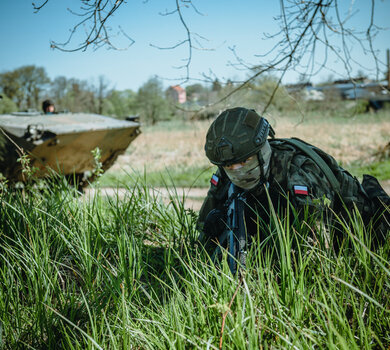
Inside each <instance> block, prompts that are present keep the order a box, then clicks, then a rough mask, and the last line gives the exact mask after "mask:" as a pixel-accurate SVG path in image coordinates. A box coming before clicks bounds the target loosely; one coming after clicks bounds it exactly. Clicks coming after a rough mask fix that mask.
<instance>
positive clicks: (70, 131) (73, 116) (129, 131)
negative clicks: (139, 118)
mask: <svg viewBox="0 0 390 350" xmlns="http://www.w3.org/2000/svg"><path fill="white" fill-rule="evenodd" d="M139 134H140V124H139V123H138V122H134V121H128V120H118V119H114V118H110V117H106V116H102V115H97V114H86V113H57V114H42V113H39V112H17V113H12V114H2V115H0V173H2V174H3V176H4V177H6V178H7V179H8V180H9V181H10V182H18V181H23V180H24V174H23V172H22V166H21V163H20V162H19V161H18V158H20V155H21V154H22V153H25V154H28V155H29V157H30V159H31V162H30V166H31V167H35V168H36V176H37V177H38V178H40V177H44V176H46V175H47V174H48V173H49V172H50V171H51V170H50V169H52V170H54V171H56V172H58V173H61V174H64V175H67V176H68V177H69V178H73V179H76V180H77V182H78V183H79V185H80V184H81V187H84V186H85V185H86V184H87V182H86V181H85V179H86V177H87V176H88V174H90V173H91V171H92V170H93V169H94V167H95V160H94V158H93V155H92V153H91V151H92V150H94V149H95V148H96V147H99V149H100V151H101V159H100V161H101V163H102V168H103V170H107V169H108V168H109V167H110V166H111V165H112V164H113V163H114V162H115V160H116V159H117V158H118V156H119V155H120V154H122V153H123V152H125V150H126V148H127V147H128V146H129V144H130V143H131V142H132V141H133V140H134V139H135V138H136V137H137V136H138V135H139ZM83 181H84V182H83Z"/></svg>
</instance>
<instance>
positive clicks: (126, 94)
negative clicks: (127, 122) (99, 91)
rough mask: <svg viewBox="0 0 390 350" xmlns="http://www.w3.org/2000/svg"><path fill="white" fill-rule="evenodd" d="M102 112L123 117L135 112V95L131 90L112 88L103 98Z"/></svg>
mask: <svg viewBox="0 0 390 350" xmlns="http://www.w3.org/2000/svg"><path fill="white" fill-rule="evenodd" d="M105 101H106V105H105V109H104V111H103V114H108V115H112V116H115V117H117V118H124V117H126V116H128V115H131V114H135V113H136V112H137V106H136V104H137V95H136V93H135V92H134V91H132V90H125V91H117V90H112V91H110V93H109V94H108V96H107V98H106V99H105Z"/></svg>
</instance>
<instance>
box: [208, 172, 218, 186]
mask: <svg viewBox="0 0 390 350" xmlns="http://www.w3.org/2000/svg"><path fill="white" fill-rule="evenodd" d="M210 182H211V184H212V185H214V186H218V182H219V177H218V176H217V175H216V174H213V176H212V177H211V180H210Z"/></svg>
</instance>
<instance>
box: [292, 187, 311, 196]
mask: <svg viewBox="0 0 390 350" xmlns="http://www.w3.org/2000/svg"><path fill="white" fill-rule="evenodd" d="M294 193H295V194H301V195H304V196H308V195H309V190H308V188H307V187H306V186H298V185H295V186H294Z"/></svg>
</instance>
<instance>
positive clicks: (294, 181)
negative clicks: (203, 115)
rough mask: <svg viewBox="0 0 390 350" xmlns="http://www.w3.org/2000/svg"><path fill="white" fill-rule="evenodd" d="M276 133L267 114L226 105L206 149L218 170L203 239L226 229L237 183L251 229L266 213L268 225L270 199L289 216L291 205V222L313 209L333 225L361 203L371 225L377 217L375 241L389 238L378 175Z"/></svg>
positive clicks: (387, 201) (203, 214)
mask: <svg viewBox="0 0 390 350" xmlns="http://www.w3.org/2000/svg"><path fill="white" fill-rule="evenodd" d="M274 136H275V133H274V131H273V129H272V127H271V126H270V125H269V123H268V122H267V120H266V119H264V118H262V117H260V116H259V115H258V114H257V113H256V112H255V111H254V110H250V109H246V108H242V107H238V108H233V109H228V110H226V111H224V112H223V113H221V114H220V115H219V116H218V117H217V118H216V120H215V121H214V122H213V123H212V124H211V126H210V128H209V130H208V133H207V136H206V144H205V151H206V156H207V157H208V159H209V160H210V162H211V163H213V164H215V165H217V166H218V171H217V172H216V174H214V175H213V176H212V178H211V186H210V189H209V191H208V194H207V197H206V199H205V201H204V203H203V205H202V208H201V210H200V213H199V219H198V229H199V230H200V232H201V234H200V241H201V242H203V243H207V242H208V243H210V242H211V241H213V240H215V238H216V237H218V236H219V234H221V232H222V231H223V230H224V228H226V202H227V200H228V191H229V188H230V187H231V184H234V185H235V186H237V187H238V188H239V189H241V190H242V191H245V192H246V193H247V198H248V205H247V210H246V214H245V216H246V227H247V231H248V232H249V233H252V234H254V233H256V232H258V231H262V230H259V226H258V225H259V218H261V220H260V221H261V222H263V229H265V230H266V228H267V227H268V226H269V222H270V205H272V206H273V207H274V209H275V210H276V212H277V213H278V215H282V216H283V215H286V213H287V209H288V210H289V211H290V215H291V216H290V220H291V221H293V219H294V218H296V217H299V218H302V217H303V216H304V214H305V213H306V215H307V213H310V214H312V215H317V217H318V218H319V217H321V219H322V220H324V221H326V222H327V223H329V222H330V221H329V220H331V218H332V217H333V216H334V215H337V216H339V217H343V218H348V217H349V215H350V213H352V210H353V209H354V208H357V209H358V210H359V212H360V213H361V215H362V218H363V219H364V221H365V223H366V224H368V222H369V221H370V220H372V222H373V223H374V224H375V226H374V227H375V232H376V238H375V239H376V240H378V241H379V242H383V241H384V239H385V237H387V235H388V232H389V227H390V226H389V219H390V212H389V210H388V208H387V209H386V207H388V206H389V205H390V198H389V196H388V195H387V194H386V193H385V192H384V190H383V189H382V188H381V186H380V185H379V183H378V181H377V179H376V178H374V177H372V176H369V175H364V178H363V182H362V184H360V183H359V181H358V180H357V179H356V178H355V177H353V176H352V175H350V174H349V173H348V172H347V171H345V170H344V169H343V168H341V167H340V166H339V165H338V164H337V162H336V161H335V160H334V158H332V157H331V156H330V155H328V154H326V153H325V152H323V151H322V150H320V149H318V148H316V147H314V146H312V145H309V144H307V143H305V142H304V141H301V140H299V139H295V138H292V139H276V138H275V137H274ZM269 137H270V138H269ZM305 209H306V210H305ZM293 213H295V214H297V213H298V215H293ZM248 218H249V219H248ZM261 222H260V224H261ZM336 235H337V234H336ZM342 238H343V237H337V239H338V240H342Z"/></svg>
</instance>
